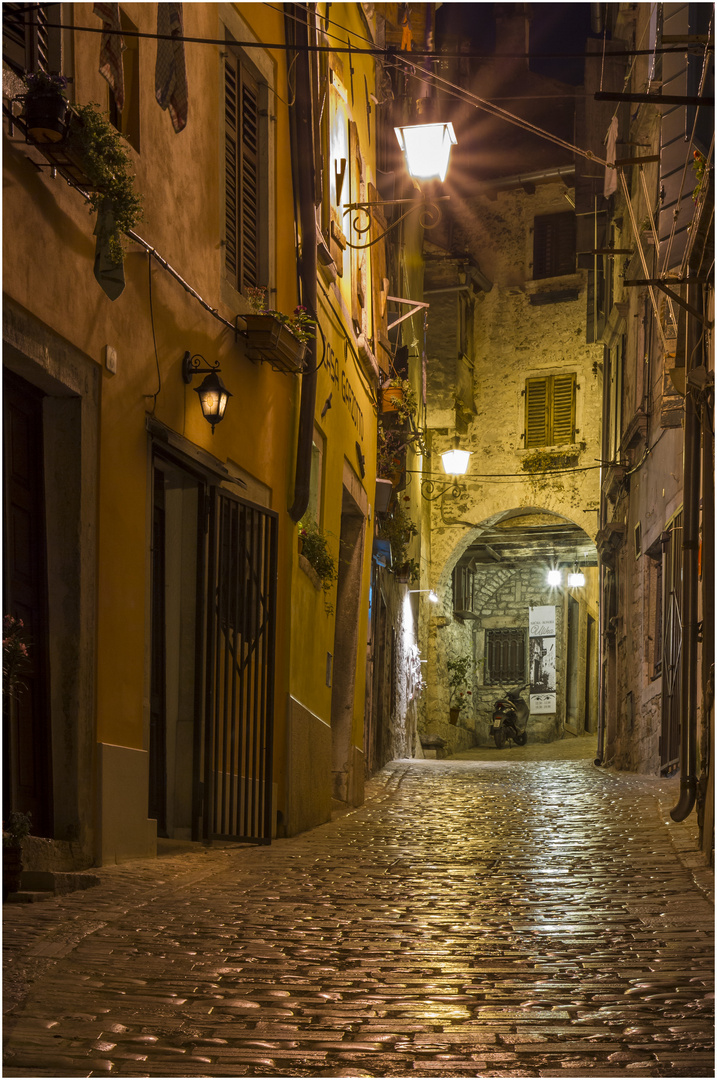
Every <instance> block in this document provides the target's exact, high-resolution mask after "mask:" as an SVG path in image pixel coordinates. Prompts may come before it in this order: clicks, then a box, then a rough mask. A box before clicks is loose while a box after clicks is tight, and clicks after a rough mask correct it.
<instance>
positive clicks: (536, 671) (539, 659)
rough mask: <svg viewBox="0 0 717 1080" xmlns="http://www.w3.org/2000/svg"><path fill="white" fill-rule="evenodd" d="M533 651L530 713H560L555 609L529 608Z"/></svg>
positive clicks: (531, 653) (530, 648)
mask: <svg viewBox="0 0 717 1080" xmlns="http://www.w3.org/2000/svg"><path fill="white" fill-rule="evenodd" d="M528 637H529V650H530V711H531V713H535V714H536V715H539V714H541V713H554V712H555V710H556V707H557V706H556V688H557V687H556V680H555V607H554V606H543V607H532V608H529V609H528Z"/></svg>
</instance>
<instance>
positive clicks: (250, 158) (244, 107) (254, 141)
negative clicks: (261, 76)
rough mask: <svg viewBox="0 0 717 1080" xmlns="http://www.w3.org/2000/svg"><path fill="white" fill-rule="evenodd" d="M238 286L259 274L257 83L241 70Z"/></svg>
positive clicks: (251, 281) (255, 282)
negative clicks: (239, 276) (239, 254)
mask: <svg viewBox="0 0 717 1080" xmlns="http://www.w3.org/2000/svg"><path fill="white" fill-rule="evenodd" d="M241 76H242V80H241V148H242V158H241V166H242V167H241V219H240V228H241V255H242V258H241V287H242V288H245V287H246V286H247V285H258V284H259V282H258V274H259V87H258V86H257V83H256V81H255V80H254V79H252V78H251V77H250V76H249V75H248V74H247V72H246V71H245V70H244V69H242V70H241Z"/></svg>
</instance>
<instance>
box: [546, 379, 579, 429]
mask: <svg viewBox="0 0 717 1080" xmlns="http://www.w3.org/2000/svg"><path fill="white" fill-rule="evenodd" d="M552 379H553V393H552V398H553V402H552V404H553V408H552V413H553V415H552V439H551V440H550V441H551V443H571V442H573V441H574V439H575V434H574V432H575V375H574V374H572V375H553V377H552Z"/></svg>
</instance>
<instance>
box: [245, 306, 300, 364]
mask: <svg viewBox="0 0 717 1080" xmlns="http://www.w3.org/2000/svg"><path fill="white" fill-rule="evenodd" d="M243 318H244V319H245V320H246V334H247V344H248V347H247V356H248V357H249V359H250V360H266V361H267V362H268V363H270V364H271V365H272V366H273V367H277V368H279V369H280V370H282V371H290V372H300V371H303V370H304V356H305V355H306V342H305V341H299V339H298V338H297V337H294V335H293V334H292V332H291V330H289V328H288V326H287V325H286V323H283V322H281V321H280V320H279V319H277V318H276V316H274V315H269V314H266V315H263V314H261V313H259V312H251V313H250V314H247V315H244V316H243Z"/></svg>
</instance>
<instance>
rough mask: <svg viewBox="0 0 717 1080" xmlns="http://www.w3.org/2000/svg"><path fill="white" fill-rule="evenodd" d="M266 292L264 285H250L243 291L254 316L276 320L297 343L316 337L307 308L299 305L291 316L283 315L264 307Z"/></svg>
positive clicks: (314, 321)
mask: <svg viewBox="0 0 717 1080" xmlns="http://www.w3.org/2000/svg"><path fill="white" fill-rule="evenodd" d="M267 291H268V290H267V287H266V285H250V286H248V287H247V288H246V289H245V290H244V296H245V297H246V299H247V300H248V301H249V303H250V304H251V308H252V311H254V312H255V314H257V315H270V316H271V317H272V318H274V319H277V320H278V321H279V322H280V323H283V324H284V325H285V326H286V327H287V329H288V330H290V331H291V333H292V334H293V335H294V337H295V338H296V339H297V340H298V341H304V342H306V341H310V340H311V338H314V337H316V334H315V333H314V332H313V327H315V326H316V319H314V318H313V316H312V315H310V314H309V310H308V308H305V307H304V306H303V305H302V304H299V305H298V306H297V307H295V308H294V311H293V313H292V314H291V315H285V314H284V312H283V311H276V310H275V309H274V308H269V307H267V306H266V305H267Z"/></svg>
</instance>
